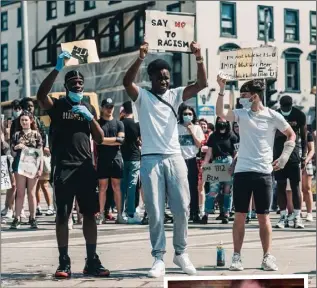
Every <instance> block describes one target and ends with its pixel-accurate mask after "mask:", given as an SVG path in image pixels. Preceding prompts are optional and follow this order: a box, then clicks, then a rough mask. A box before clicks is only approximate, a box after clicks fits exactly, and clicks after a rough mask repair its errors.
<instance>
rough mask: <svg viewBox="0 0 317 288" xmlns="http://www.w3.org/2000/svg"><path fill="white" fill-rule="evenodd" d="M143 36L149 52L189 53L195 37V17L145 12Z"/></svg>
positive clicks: (151, 11)
mask: <svg viewBox="0 0 317 288" xmlns="http://www.w3.org/2000/svg"><path fill="white" fill-rule="evenodd" d="M145 35H146V37H145V40H146V42H148V43H149V49H151V50H161V51H177V52H190V43H191V42H192V41H194V37H195V16H194V15H182V14H168V13H167V12H165V11H155V10H147V11H146V20H145Z"/></svg>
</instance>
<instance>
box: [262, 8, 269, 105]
mask: <svg viewBox="0 0 317 288" xmlns="http://www.w3.org/2000/svg"><path fill="white" fill-rule="evenodd" d="M264 21H265V22H264V46H267V45H268V42H269V29H270V14H269V9H267V8H265V9H264ZM264 84H265V89H264V92H263V93H264V97H263V104H264V106H266V104H267V103H266V91H267V81H266V79H264Z"/></svg>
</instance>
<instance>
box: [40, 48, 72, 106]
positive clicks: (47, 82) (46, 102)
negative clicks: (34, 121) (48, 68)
mask: <svg viewBox="0 0 317 288" xmlns="http://www.w3.org/2000/svg"><path fill="white" fill-rule="evenodd" d="M70 57H71V55H70V54H69V53H68V52H62V53H61V54H60V55H59V56H58V58H57V64H56V67H55V69H54V70H53V71H52V72H51V73H50V74H48V76H47V77H46V78H45V79H44V80H43V82H42V83H41V85H40V88H39V90H38V91H37V95H36V98H37V101H38V103H39V106H40V107H41V108H42V109H44V110H49V109H51V108H52V107H53V101H52V99H51V98H50V97H49V96H48V93H50V91H51V89H52V87H53V84H54V82H55V80H56V78H57V76H58V73H59V72H60V71H61V70H62V69H63V67H64V59H65V58H66V59H69V58H70Z"/></svg>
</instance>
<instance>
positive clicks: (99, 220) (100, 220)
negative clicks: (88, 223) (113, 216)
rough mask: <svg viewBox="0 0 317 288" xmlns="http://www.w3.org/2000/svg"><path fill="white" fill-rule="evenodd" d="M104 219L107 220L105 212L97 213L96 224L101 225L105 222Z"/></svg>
mask: <svg viewBox="0 0 317 288" xmlns="http://www.w3.org/2000/svg"><path fill="white" fill-rule="evenodd" d="M104 221H105V216H104V214H103V212H102V213H101V212H100V213H98V214H97V215H96V224H97V225H101V224H103V223H104Z"/></svg>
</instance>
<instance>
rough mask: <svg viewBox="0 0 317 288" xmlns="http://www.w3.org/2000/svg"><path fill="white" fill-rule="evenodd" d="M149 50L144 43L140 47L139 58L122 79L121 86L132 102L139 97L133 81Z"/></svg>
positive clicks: (147, 45)
mask: <svg viewBox="0 0 317 288" xmlns="http://www.w3.org/2000/svg"><path fill="white" fill-rule="evenodd" d="M148 49H149V44H148V43H146V42H144V43H143V44H142V45H141V47H140V56H139V57H138V58H137V59H136V60H135V62H134V63H133V64H132V66H131V67H130V68H129V70H128V71H127V73H126V74H125V76H124V78H123V86H124V88H125V90H126V91H127V93H128V96H129V97H130V98H131V99H132V101H136V99H137V98H138V95H139V88H138V86H136V85H135V83H134V79H135V77H136V75H137V74H138V72H139V69H140V66H141V64H142V62H143V60H144V59H145V57H146V55H147V52H148Z"/></svg>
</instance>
